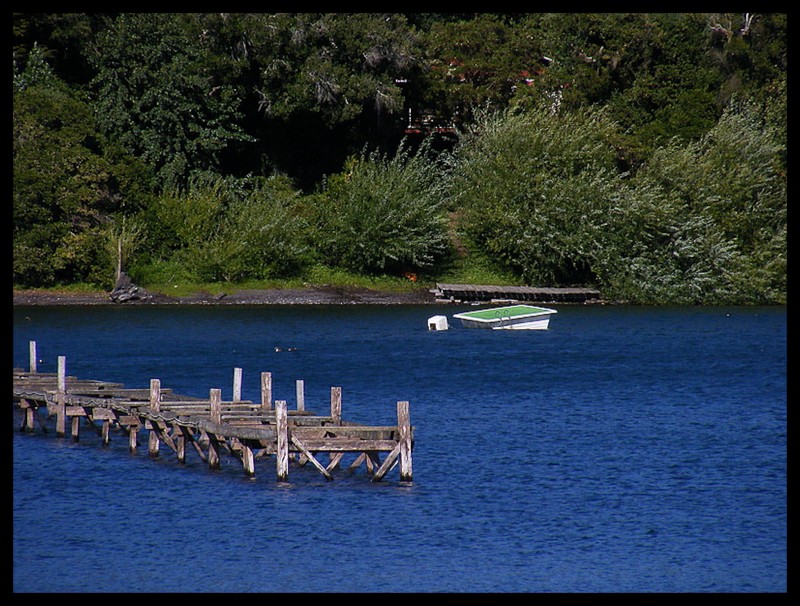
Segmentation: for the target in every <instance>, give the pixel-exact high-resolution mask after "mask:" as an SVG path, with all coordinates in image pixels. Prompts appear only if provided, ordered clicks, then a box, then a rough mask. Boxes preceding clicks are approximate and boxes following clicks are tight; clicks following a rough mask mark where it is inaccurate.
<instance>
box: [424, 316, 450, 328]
mask: <svg viewBox="0 0 800 606" xmlns="http://www.w3.org/2000/svg"><path fill="white" fill-rule="evenodd" d="M447 328H448V326H447V316H431V317H430V318H428V330H447Z"/></svg>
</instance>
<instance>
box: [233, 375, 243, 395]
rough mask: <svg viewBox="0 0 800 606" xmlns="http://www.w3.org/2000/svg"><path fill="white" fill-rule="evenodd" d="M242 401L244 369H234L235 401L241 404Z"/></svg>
mask: <svg viewBox="0 0 800 606" xmlns="http://www.w3.org/2000/svg"><path fill="white" fill-rule="evenodd" d="M241 400H242V369H241V368H234V369H233V401H234V402H241Z"/></svg>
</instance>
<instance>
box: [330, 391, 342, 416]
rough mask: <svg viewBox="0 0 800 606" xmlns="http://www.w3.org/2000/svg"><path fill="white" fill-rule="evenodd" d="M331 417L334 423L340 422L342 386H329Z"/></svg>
mask: <svg viewBox="0 0 800 606" xmlns="http://www.w3.org/2000/svg"><path fill="white" fill-rule="evenodd" d="M331 418H332V419H333V424H334V425H341V424H342V388H341V387H331Z"/></svg>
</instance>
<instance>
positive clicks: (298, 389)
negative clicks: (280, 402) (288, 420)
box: [295, 379, 306, 410]
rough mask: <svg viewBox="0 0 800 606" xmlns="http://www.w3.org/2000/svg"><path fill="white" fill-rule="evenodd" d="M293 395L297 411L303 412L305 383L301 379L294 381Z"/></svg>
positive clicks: (304, 406) (304, 407)
mask: <svg viewBox="0 0 800 606" xmlns="http://www.w3.org/2000/svg"><path fill="white" fill-rule="evenodd" d="M295 394H296V397H297V410H305V409H306V393H305V383H304V382H303V379H297V381H295Z"/></svg>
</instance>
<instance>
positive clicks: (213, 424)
mask: <svg viewBox="0 0 800 606" xmlns="http://www.w3.org/2000/svg"><path fill="white" fill-rule="evenodd" d="M36 360H37V356H36V342H35V341H31V342H30V368H29V370H27V371H25V370H23V369H18V368H15V369H14V380H13V401H14V405H15V406H17V407H19V408H20V409H21V412H22V415H21V417H22V420H21V426H20V431H26V432H33V431H35V428H36V427H37V426H38V427H39V429H40V430H41V431H43V432H49V431H50V430H51V429H52V427H51V426H52V420H53V419H54V420H55V422H54V424H55V433H56V435H57V436H59V437H66V435H67V426H69V428H70V434H71V436H72V439H73V440H76V441H77V440H79V437H80V427H81V424H82V423H84V424H86V425H88V426H89V427H90V428H91V429H92V430H93V431H94V432H96V433H97V434H98V435H99V436H100V437H101V438H102V444H103V445H107V444H108V443H109V440H110V439H111V437H110V436H111V433H112V431H116V432H121V433H123V435H124V434H127V440H128V444H129V449H130V450H131V452H135V451H136V449H137V447H138V442H139V432H140V431H146V432H147V440H148V452H149V454H150V456H152V457H157V456H159V452H160V451H161V450H162V449H161V446H162V445H165V447H168V448H169V449H170V450H171V451H172V452H173V453H174V454H175V455H176V457H177V460H178V462H180V463H184V462H185V461H186V452H187V450H190V451H191V450H194V451H195V452H196V453H197V455H198V456H199V457H200V459H202V460H203V461H204V462H206V463H207V464H208V466H209V468H211V469H215V468H219V466H220V457H221V456H232V457H235V458H236V459H237V460H238V461H240V462H241V464H242V468H243V470H244V473H245V474H246V475H248V476H253V475H255V461H256V460H257V459H260V458H262V457H272V456H274V458H275V466H276V472H277V479H278V481H287V480H288V476H289V465H290V462H292V463H293V464H296V465H306V464H308V463H310V464H311V465H313V466H314V467H315V468H316V469H317V470H318V471H319V472H320V473H321V474H322V475H323V476H324V477H325V479H326V480H332V479H333V475H332V474H333V472H334V471H335V470H337V469H340V468H341V465H342V459H343V457H344V455H346V454H347V453H354V455H355V460H353V461H352V463H351V464H350V465H349V467H348V469H350V470H355V469H357V468H358V467H360V466H361V465H362V464H363V465H364V466H365V467H366V469H367V474H368V475H370V476H371V479H372V481H374V482H377V481H380V480H382V479H383V478H384V477H385V476H386V474H387V473H388V472H389V471H391V470H392V469H394V468H395V467H397V466H398V465H399V467H400V480H401V481H411V479H412V462H411V451H412V448H413V443H414V437H413V427H412V426H411V422H410V416H409V403H408V402H407V401H400V402H397V425H396V426H371V425H362V424H359V423H353V422H349V421H345V420H343V419H342V388H341V387H331V395H330V414H329V415H317V414H315V413H313V412H310V411H306V410H305V398H304V385H303V381H301V380H298V381H297V382H296V395H297V409H296V410H288V408H287V402H286V400H275V402H274V403H273V401H272V373H270V372H262V373H261V402H252V401H248V400H242V399H241V385H242V370H241V369H240V368H235V369H234V376H233V398H232V400H230V401H223V400H222V397H221V394H222V390H221V389H218V388H212V389H210V390H209V397H208V398H207V399H203V398H196V397H192V396H185V395H178V394H174V393H173V392H172V390H170V389H165V388H162V386H161V381H160V380H159V379H151V380H150V386H149V387H148V388H126V387H124V386H123V385H122V384H120V383H111V382H107V381H99V380H87V379H78V378H75V377H72V376H67V374H66V358H65V357H64V356H59V357H58V372H57V373H41V372H38V371H37V366H36ZM187 446H189V448H187ZM381 454H383V460H381ZM320 455H327V459H326V458H323V457H321V456H320ZM323 463H327V464H325V465H323Z"/></svg>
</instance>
